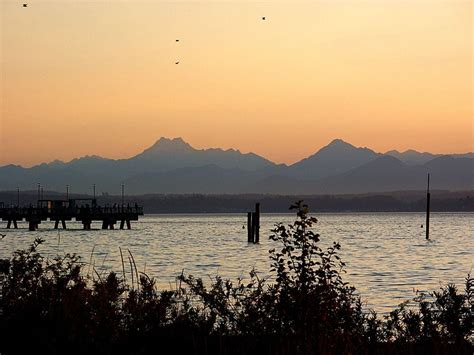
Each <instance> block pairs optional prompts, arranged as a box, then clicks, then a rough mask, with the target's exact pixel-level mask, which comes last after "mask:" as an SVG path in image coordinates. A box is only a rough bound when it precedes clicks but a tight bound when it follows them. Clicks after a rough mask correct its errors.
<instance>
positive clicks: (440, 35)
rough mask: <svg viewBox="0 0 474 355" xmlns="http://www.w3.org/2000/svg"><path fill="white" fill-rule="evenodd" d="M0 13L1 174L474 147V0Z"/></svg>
mask: <svg viewBox="0 0 474 355" xmlns="http://www.w3.org/2000/svg"><path fill="white" fill-rule="evenodd" d="M0 12H1V14H0V21H1V47H0V59H1V63H0V65H1V72H0V85H1V87H0V89H1V92H0V115H1V116H0V165H5V164H10V163H13V164H21V165H25V166H31V165H33V164H37V163H40V162H43V161H52V160H54V159H61V160H66V161H68V160H71V159H73V158H76V157H79V156H83V155H91V154H96V155H101V156H105V157H110V158H125V157H130V156H133V155H135V154H137V153H139V152H141V151H143V150H144V149H146V148H147V147H149V146H150V145H151V144H153V143H154V142H155V141H156V140H157V139H158V138H159V137H161V136H165V137H182V138H183V139H184V140H185V141H187V142H188V143H190V144H191V145H192V146H194V147H195V148H198V149H201V148H209V147H220V148H223V149H228V148H235V149H239V150H241V151H242V152H250V151H252V152H254V153H256V154H259V155H262V156H264V157H266V158H268V159H270V160H273V161H275V162H278V163H281V162H284V163H293V162H295V161H297V160H299V159H301V158H304V157H306V156H308V155H310V154H313V153H314V152H316V151H317V150H318V149H319V148H321V147H322V146H324V145H326V144H327V143H329V142H330V141H331V140H332V139H334V138H342V139H344V140H345V141H347V142H349V143H352V144H354V145H356V146H367V147H369V148H371V149H374V150H376V151H379V152H385V151H387V150H391V149H397V150H399V151H404V150H406V149H416V150H419V151H430V152H432V153H462V152H467V151H474V126H473V125H474V123H473V91H472V81H473V70H472V63H473V61H472V60H473V58H472V53H473V51H472V50H473V36H472V31H473V23H472V15H473V8H472V2H471V1H429V0H424V1H414V2H405V1H403V2H402V1H395V0H384V1H368V2H360V1H355V0H354V1H352V0H345V1H318V2H301V3H295V2H271V1H267V2H260V3H253V2H242V3H236V2H200V1H195V2H168V3H166V2H151V1H147V2H138V3H137V2H127V1H124V2H105V1H97V2H76V1H74V2H73V1H54V2H50V1H40V0H38V1H36V2H34V3H31V4H30V5H29V6H28V7H27V8H23V7H22V6H21V4H20V3H18V2H17V1H12V0H6V1H3V2H2V3H1V4H0ZM262 16H265V17H266V20H265V21H262V20H261V17H262ZM176 39H179V40H180V41H179V42H176V41H175V40H176ZM176 61H179V62H180V63H179V65H175V62H176Z"/></svg>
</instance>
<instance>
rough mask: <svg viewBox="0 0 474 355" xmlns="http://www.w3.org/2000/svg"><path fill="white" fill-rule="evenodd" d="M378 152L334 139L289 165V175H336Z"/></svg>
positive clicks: (305, 176)
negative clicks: (313, 152) (306, 156)
mask: <svg viewBox="0 0 474 355" xmlns="http://www.w3.org/2000/svg"><path fill="white" fill-rule="evenodd" d="M379 155H380V154H379V153H375V152H374V151H373V150H371V149H368V148H356V147H354V146H353V145H352V144H349V143H346V142H344V141H343V140H341V139H335V140H333V141H332V142H331V143H329V144H328V145H327V146H325V147H323V148H321V149H320V150H319V151H317V152H316V153H315V154H313V155H311V156H309V157H308V158H305V159H303V160H301V161H299V162H297V163H295V164H293V165H291V166H290V167H289V169H288V170H289V173H290V175H291V176H294V177H298V178H304V179H319V178H323V177H327V176H331V175H336V174H340V173H343V172H345V171H348V170H349V169H352V168H355V167H357V166H359V165H361V164H364V163H367V162H369V161H371V160H373V159H375V158H376V157H378V156H379Z"/></svg>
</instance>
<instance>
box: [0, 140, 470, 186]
mask: <svg viewBox="0 0 474 355" xmlns="http://www.w3.org/2000/svg"><path fill="white" fill-rule="evenodd" d="M389 153H390V154H385V155H383V154H380V153H377V152H374V151H373V150H371V149H369V148H357V147H354V146H353V145H351V144H349V143H346V142H344V141H342V140H340V139H335V140H333V141H332V142H331V143H330V144H328V145H327V146H325V147H323V148H321V149H320V150H319V151H318V152H316V153H315V154H313V155H311V156H310V157H308V158H306V159H303V160H301V161H299V162H297V163H295V164H293V165H291V166H287V165H284V164H275V163H273V162H271V161H270V160H268V159H265V158H263V157H260V156H258V155H256V154H253V153H246V154H244V153H241V152H240V151H238V150H234V149H228V150H222V149H218V148H215V149H195V148H193V147H192V146H191V145H189V144H188V143H186V142H185V141H183V140H182V139H181V138H175V139H168V138H160V139H159V140H158V141H157V142H156V143H155V144H153V145H152V146H151V147H149V148H147V149H145V150H144V151H143V152H142V153H140V154H138V155H136V156H134V157H131V158H128V159H118V160H114V159H107V158H103V157H99V156H85V157H82V158H78V159H73V160H71V161H70V162H67V163H65V162H61V161H57V160H56V161H53V162H51V163H48V164H46V163H43V164H40V165H37V166H34V167H32V168H23V167H21V166H17V165H7V166H4V167H0V190H14V189H16V187H17V186H18V187H20V188H21V189H22V190H25V189H35V188H36V186H37V184H38V183H41V184H42V186H44V187H45V188H46V189H50V190H56V191H64V190H65V188H66V184H68V185H70V186H71V191H76V192H81V193H85V192H90V191H91V189H92V185H93V184H96V186H97V191H98V192H104V191H105V192H109V193H118V192H119V191H120V188H121V184H122V183H125V185H126V189H127V192H128V193H133V194H144V193H209V194H212V193H214V194H217V193H221V194H222V193H269V194H314V193H332V194H339V193H362V192H375V191H394V190H413V189H415V190H418V189H424V188H425V183H426V174H427V173H428V172H430V173H431V174H432V175H433V179H432V181H433V188H438V189H447V190H461V189H472V188H473V184H474V168H473V161H474V159H473V158H468V157H469V156H470V155H469V154H471V153H468V154H465V155H464V156H466V157H460V156H461V155H456V156H443V155H440V156H437V157H435V158H433V159H430V160H428V161H426V162H424V163H423V164H415V163H414V161H415V160H416V159H418V160H420V159H421V160H422V159H427V158H428V157H431V156H434V155H432V154H430V153H418V152H415V151H409V152H408V151H407V152H405V153H399V155H400V156H401V157H402V158H403V159H405V160H407V159H408V157H412V160H411V161H409V162H404V161H403V160H400V159H397V158H396V157H394V156H393V155H394V154H395V153H394V152H393V151H392V152H389ZM410 154H411V155H410ZM395 155H396V154H395ZM471 155H472V154H471ZM413 157H415V158H416V159H415V158H413ZM413 159H415V160H413ZM418 160H417V161H418ZM421 160H420V161H421Z"/></svg>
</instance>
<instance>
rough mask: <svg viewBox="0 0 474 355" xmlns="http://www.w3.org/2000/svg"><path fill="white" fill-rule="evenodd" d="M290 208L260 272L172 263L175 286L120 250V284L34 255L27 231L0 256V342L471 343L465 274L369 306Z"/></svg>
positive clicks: (279, 348) (239, 346)
mask: <svg viewBox="0 0 474 355" xmlns="http://www.w3.org/2000/svg"><path fill="white" fill-rule="evenodd" d="M291 208H292V209H294V210H296V220H295V222H294V223H293V224H290V225H283V224H277V225H276V226H275V227H274V229H273V230H272V235H271V236H270V239H271V240H272V241H273V242H274V243H275V244H276V245H278V246H279V248H275V249H272V250H270V252H269V257H270V262H271V270H270V271H271V275H272V279H271V282H270V281H269V280H265V279H263V278H261V277H259V275H258V273H257V272H256V271H255V270H252V271H251V272H250V274H249V279H248V280H247V281H244V280H243V279H237V280H236V281H235V282H232V281H230V280H225V279H223V278H221V277H220V276H216V277H215V278H214V280H213V281H212V282H211V283H209V284H206V283H204V282H203V280H202V279H200V278H195V277H193V276H191V275H181V276H179V277H178V280H179V286H178V287H177V289H176V290H167V291H160V290H158V289H157V287H156V284H155V281H154V279H153V278H150V277H149V276H148V275H146V274H143V273H139V272H138V271H137V269H136V267H135V268H134V269H133V267H132V262H131V263H130V264H131V267H132V274H134V275H135V276H134V279H132V280H131V284H130V283H127V282H126V280H125V273H124V275H123V277H122V278H121V277H119V276H118V275H117V274H115V273H113V272H111V273H109V274H108V275H106V276H104V277H101V275H99V274H97V273H96V272H95V270H93V271H94V272H95V274H94V273H93V274H92V275H93V277H92V276H89V273H88V272H87V273H86V272H85V264H84V263H82V262H81V261H80V259H79V258H78V257H77V256H76V255H70V254H66V255H65V256H63V257H56V258H55V259H52V260H45V259H44V258H43V257H42V256H41V255H40V254H39V252H38V247H39V246H40V245H41V243H42V240H41V239H37V240H36V241H35V242H34V243H33V245H32V246H31V247H30V248H29V249H28V250H23V251H17V252H15V253H14V254H13V257H12V258H11V260H8V261H4V262H1V263H0V265H1V269H0V271H1V272H2V274H3V275H4V280H3V282H2V299H1V303H0V311H1V315H0V336H1V338H0V340H1V341H0V352H1V353H2V354H16V353H31V352H32V351H40V352H41V353H43V352H45V353H49V354H56V353H61V354H63V353H78V354H86V353H87V354H92V353H101V354H112V353H113V354H116V353H119V354H122V353H123V354H128V353H134V354H141V353H150V352H153V353H154V352H162V353H165V354H168V353H199V354H200V353H202V354H212V353H226V354H254V353H262V354H314V353H322V354H345V353H347V354H349V353H352V354H354V353H361V354H365V353H383V354H390V353H413V354H415V353H427V354H429V353H438V354H446V353H452V354H461V353H466V354H472V353H473V350H474V348H473V346H472V344H471V343H470V342H469V340H470V339H471V340H472V338H473V314H474V304H473V299H474V287H473V285H474V280H473V279H472V278H471V277H470V276H468V277H467V279H466V285H465V289H464V292H459V291H458V289H457V288H456V287H455V286H454V285H448V286H446V287H444V288H442V289H441V290H440V291H438V292H433V293H432V294H421V295H419V296H418V297H417V298H416V299H415V300H414V303H413V302H412V303H409V302H406V303H403V304H402V305H400V307H398V308H397V309H395V310H394V311H393V312H391V313H390V314H389V315H387V316H386V317H384V318H379V317H377V314H376V313H375V312H373V311H369V312H364V311H363V310H362V307H361V300H360V297H359V296H358V295H357V294H356V290H355V288H354V287H352V286H350V285H348V284H347V283H345V282H344V281H343V278H342V275H343V274H344V272H345V271H344V266H345V265H344V263H343V262H342V261H341V259H340V257H339V250H340V248H341V246H340V245H339V244H338V243H333V244H332V245H331V246H330V247H328V248H325V249H323V248H321V246H320V236H319V234H317V233H315V232H314V230H313V229H314V226H315V224H316V223H317V220H316V219H315V218H314V217H310V216H309V215H308V207H307V206H306V205H304V204H303V203H302V202H298V203H296V204H295V205H293V206H292V207H291ZM132 259H133V257H132ZM89 268H90V265H89Z"/></svg>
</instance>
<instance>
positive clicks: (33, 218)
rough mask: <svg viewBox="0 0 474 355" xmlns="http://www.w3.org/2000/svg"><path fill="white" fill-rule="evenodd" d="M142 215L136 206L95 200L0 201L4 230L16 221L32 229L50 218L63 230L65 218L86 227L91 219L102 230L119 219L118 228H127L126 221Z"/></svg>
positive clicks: (88, 227) (0, 217) (89, 224)
mask: <svg viewBox="0 0 474 355" xmlns="http://www.w3.org/2000/svg"><path fill="white" fill-rule="evenodd" d="M138 216H143V207H139V206H138V205H136V204H135V205H134V206H130V205H129V204H127V205H124V204H122V205H117V204H115V205H113V206H99V205H97V201H96V199H68V200H38V202H37V204H36V206H33V205H29V206H27V207H19V206H9V207H7V206H4V205H3V204H0V220H2V221H6V222H7V229H10V228H11V227H13V228H15V229H16V228H18V222H20V221H23V220H24V221H26V222H28V229H29V230H30V231H35V230H37V229H38V227H39V225H40V224H41V222H42V221H47V220H50V221H54V229H58V228H59V224H60V223H61V227H62V228H63V229H66V221H71V220H72V219H75V220H76V221H80V222H82V226H83V229H85V230H90V229H91V225H92V222H93V221H100V222H102V229H109V228H110V229H114V226H115V224H116V223H117V222H118V221H120V229H124V227H125V226H126V227H127V229H131V223H130V221H138Z"/></svg>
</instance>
